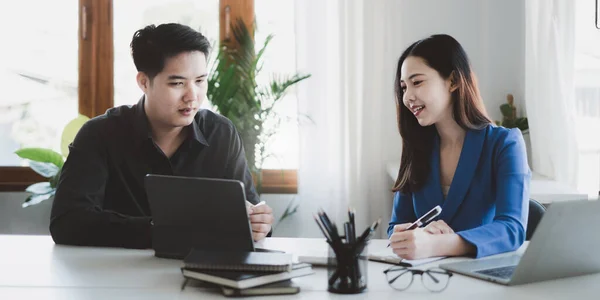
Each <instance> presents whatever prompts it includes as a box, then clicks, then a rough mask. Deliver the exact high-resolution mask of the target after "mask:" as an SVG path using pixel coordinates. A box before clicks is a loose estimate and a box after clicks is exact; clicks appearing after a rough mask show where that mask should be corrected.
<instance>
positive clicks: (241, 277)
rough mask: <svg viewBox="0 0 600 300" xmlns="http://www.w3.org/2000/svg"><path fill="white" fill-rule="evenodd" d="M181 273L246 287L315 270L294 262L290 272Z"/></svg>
mask: <svg viewBox="0 0 600 300" xmlns="http://www.w3.org/2000/svg"><path fill="white" fill-rule="evenodd" d="M181 273H182V274H183V276H184V277H185V278H186V279H195V280H200V281H203V282H210V283H214V284H217V285H220V286H225V287H230V288H234V289H247V288H253V287H257V286H263V285H265V284H269V283H273V282H280V281H285V280H288V279H292V278H296V277H301V276H307V275H311V274H314V273H315V272H314V271H313V269H312V267H311V265H309V264H303V263H297V264H294V266H293V268H292V271H290V272H275V273H269V272H239V271H235V272H232V271H196V270H189V269H181ZM184 284H185V283H184Z"/></svg>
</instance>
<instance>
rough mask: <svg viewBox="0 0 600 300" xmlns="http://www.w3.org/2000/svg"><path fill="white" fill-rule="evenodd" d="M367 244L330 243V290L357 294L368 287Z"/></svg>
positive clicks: (328, 277) (328, 265)
mask: <svg viewBox="0 0 600 300" xmlns="http://www.w3.org/2000/svg"><path fill="white" fill-rule="evenodd" d="M365 244H366V243H364V244H357V243H329V246H330V248H329V257H328V260H327V274H328V276H327V280H328V285H327V290H328V291H330V292H332V293H338V294H357V293H361V292H362V291H364V290H365V289H366V288H367V255H366V247H365ZM357 246H358V247H357Z"/></svg>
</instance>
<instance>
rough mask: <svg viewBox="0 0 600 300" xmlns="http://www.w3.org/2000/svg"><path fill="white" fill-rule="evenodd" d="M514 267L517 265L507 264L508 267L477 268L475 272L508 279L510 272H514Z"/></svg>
mask: <svg viewBox="0 0 600 300" xmlns="http://www.w3.org/2000/svg"><path fill="white" fill-rule="evenodd" d="M516 267H517V266H508V267H500V268H493V269H486V270H479V271H475V273H479V274H483V275H487V276H493V277H498V278H503V279H510V277H511V276H512V274H513V273H514V272H515V268H516Z"/></svg>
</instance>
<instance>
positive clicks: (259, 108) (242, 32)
mask: <svg viewBox="0 0 600 300" xmlns="http://www.w3.org/2000/svg"><path fill="white" fill-rule="evenodd" d="M231 32H232V33H233V36H232V38H233V39H235V43H232V44H236V45H237V47H230V46H229V45H230V44H227V43H223V44H221V45H219V48H218V52H217V55H216V57H215V59H214V60H213V61H212V62H211V72H210V75H209V78H208V89H207V98H208V100H209V101H210V102H211V103H212V105H213V106H214V107H215V108H216V109H217V111H218V112H219V113H220V114H221V115H223V116H225V117H227V118H228V119H229V120H231V121H232V122H233V124H234V125H235V127H236V128H237V130H238V132H239V133H240V136H241V138H242V142H243V146H244V149H245V152H246V159H247V161H248V166H249V168H250V171H251V172H252V174H253V178H254V181H255V184H256V190H257V192H258V194H259V195H260V194H261V193H262V174H261V170H262V166H263V162H264V161H265V159H266V158H267V157H269V156H270V155H271V153H269V151H268V149H267V147H266V145H267V142H268V141H269V140H270V138H271V137H272V136H273V135H274V134H275V133H276V130H277V127H278V126H273V127H272V128H271V129H268V128H266V127H265V126H264V124H265V122H266V121H268V120H271V121H273V120H274V121H275V124H279V123H280V122H281V118H280V117H279V116H278V115H277V114H276V113H275V111H274V110H273V108H274V107H275V106H276V105H277V103H279V102H280V100H281V99H282V98H283V97H284V96H285V94H286V92H287V91H288V89H289V88H290V87H291V86H293V85H295V84H296V83H298V82H300V81H302V80H305V79H307V78H309V77H310V74H307V75H305V74H292V75H289V76H281V75H274V76H273V77H272V79H271V81H270V82H269V83H268V84H267V85H258V83H257V82H256V78H257V76H258V74H259V73H260V72H261V68H262V64H263V54H264V52H265V50H266V49H267V47H268V45H269V43H270V42H271V40H272V39H273V35H269V36H267V38H266V40H265V42H264V44H263V45H262V47H261V48H260V49H259V50H258V52H257V51H255V45H254V39H253V36H254V26H252V28H248V27H247V26H246V25H245V24H244V22H243V21H242V20H241V19H238V20H236V22H235V24H232V25H231ZM273 128H274V129H273ZM282 174H283V173H282ZM282 176H283V175H282ZM297 208H298V206H297V205H296V204H295V201H290V204H289V205H288V206H287V207H286V210H285V212H284V213H283V216H282V217H281V218H280V220H279V222H278V224H279V223H280V222H281V221H282V220H283V219H285V218H286V217H288V216H290V215H292V214H294V213H295V212H296V210H297Z"/></svg>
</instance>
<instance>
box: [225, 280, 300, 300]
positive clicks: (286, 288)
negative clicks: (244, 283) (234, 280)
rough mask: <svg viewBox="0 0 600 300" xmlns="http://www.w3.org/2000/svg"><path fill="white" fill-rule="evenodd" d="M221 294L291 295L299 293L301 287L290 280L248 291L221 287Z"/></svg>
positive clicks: (233, 295)
mask: <svg viewBox="0 0 600 300" xmlns="http://www.w3.org/2000/svg"><path fill="white" fill-rule="evenodd" d="M221 292H222V293H223V295H225V296H227V297H244V296H267V295H289V294H297V293H299V292H300V287H299V286H297V285H296V284H295V283H294V282H293V281H292V280H291V279H290V280H285V281H280V282H275V283H271V284H266V285H261V286H257V287H253V288H248V289H234V288H230V287H225V286H224V287H221Z"/></svg>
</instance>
